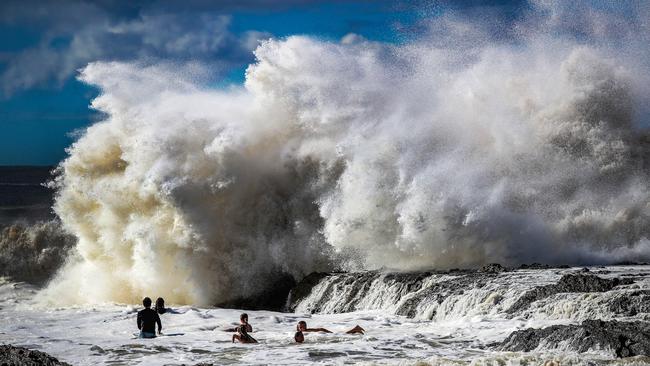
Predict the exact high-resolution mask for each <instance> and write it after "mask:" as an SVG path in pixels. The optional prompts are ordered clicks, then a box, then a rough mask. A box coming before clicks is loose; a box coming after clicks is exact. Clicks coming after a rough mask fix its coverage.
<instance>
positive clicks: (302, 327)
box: [296, 320, 307, 332]
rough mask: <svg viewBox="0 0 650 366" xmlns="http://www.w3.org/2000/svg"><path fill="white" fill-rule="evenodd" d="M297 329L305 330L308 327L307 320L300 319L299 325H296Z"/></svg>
mask: <svg viewBox="0 0 650 366" xmlns="http://www.w3.org/2000/svg"><path fill="white" fill-rule="evenodd" d="M296 329H297V330H298V331H299V332H304V331H305V330H306V329H307V322H306V321H304V320H301V321H299V322H298V325H297V326H296Z"/></svg>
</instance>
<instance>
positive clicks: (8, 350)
mask: <svg viewBox="0 0 650 366" xmlns="http://www.w3.org/2000/svg"><path fill="white" fill-rule="evenodd" d="M0 365H2V366H70V364H68V363H65V362H61V361H59V360H57V359H56V358H54V357H52V356H50V355H48V354H47V353H45V352H40V351H33V350H30V349H27V348H23V347H14V346H12V345H10V344H5V345H0Z"/></svg>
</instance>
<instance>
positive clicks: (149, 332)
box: [138, 297, 162, 338]
mask: <svg viewBox="0 0 650 366" xmlns="http://www.w3.org/2000/svg"><path fill="white" fill-rule="evenodd" d="M142 305H144V309H142V310H140V311H138V329H140V338H156V324H158V334H161V333H160V332H161V331H162V323H161V322H160V317H159V316H158V313H156V311H155V310H153V309H151V299H150V298H148V297H145V298H144V299H143V300H142Z"/></svg>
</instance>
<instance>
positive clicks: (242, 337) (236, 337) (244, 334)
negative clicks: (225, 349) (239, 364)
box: [232, 324, 257, 343]
mask: <svg viewBox="0 0 650 366" xmlns="http://www.w3.org/2000/svg"><path fill="white" fill-rule="evenodd" d="M249 326H250V325H249ZM247 329H248V327H247V326H246V324H241V325H240V326H239V327H237V334H233V335H232V342H233V343H235V341H239V342H241V343H257V340H255V338H253V337H251V335H250V334H248V330H247Z"/></svg>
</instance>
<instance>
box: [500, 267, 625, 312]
mask: <svg viewBox="0 0 650 366" xmlns="http://www.w3.org/2000/svg"><path fill="white" fill-rule="evenodd" d="M633 282H634V280H633V279H631V278H612V279H607V278H601V277H598V276H595V275H592V274H582V273H580V274H566V275H564V276H562V278H561V279H560V281H558V283H556V284H552V285H546V286H540V287H536V288H534V289H532V290H529V291H527V292H526V293H524V294H523V295H522V296H521V297H520V298H519V299H518V300H517V301H516V302H515V303H514V304H513V305H512V306H511V307H510V309H508V310H507V312H508V313H510V314H512V313H515V312H518V311H521V310H524V309H527V308H528V307H529V306H530V304H532V303H533V302H535V301H538V300H541V299H544V298H547V297H549V296H553V295H555V294H559V293H564V292H605V291H609V290H611V289H613V288H614V287H616V286H618V285H629V284H631V283H633Z"/></svg>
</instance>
